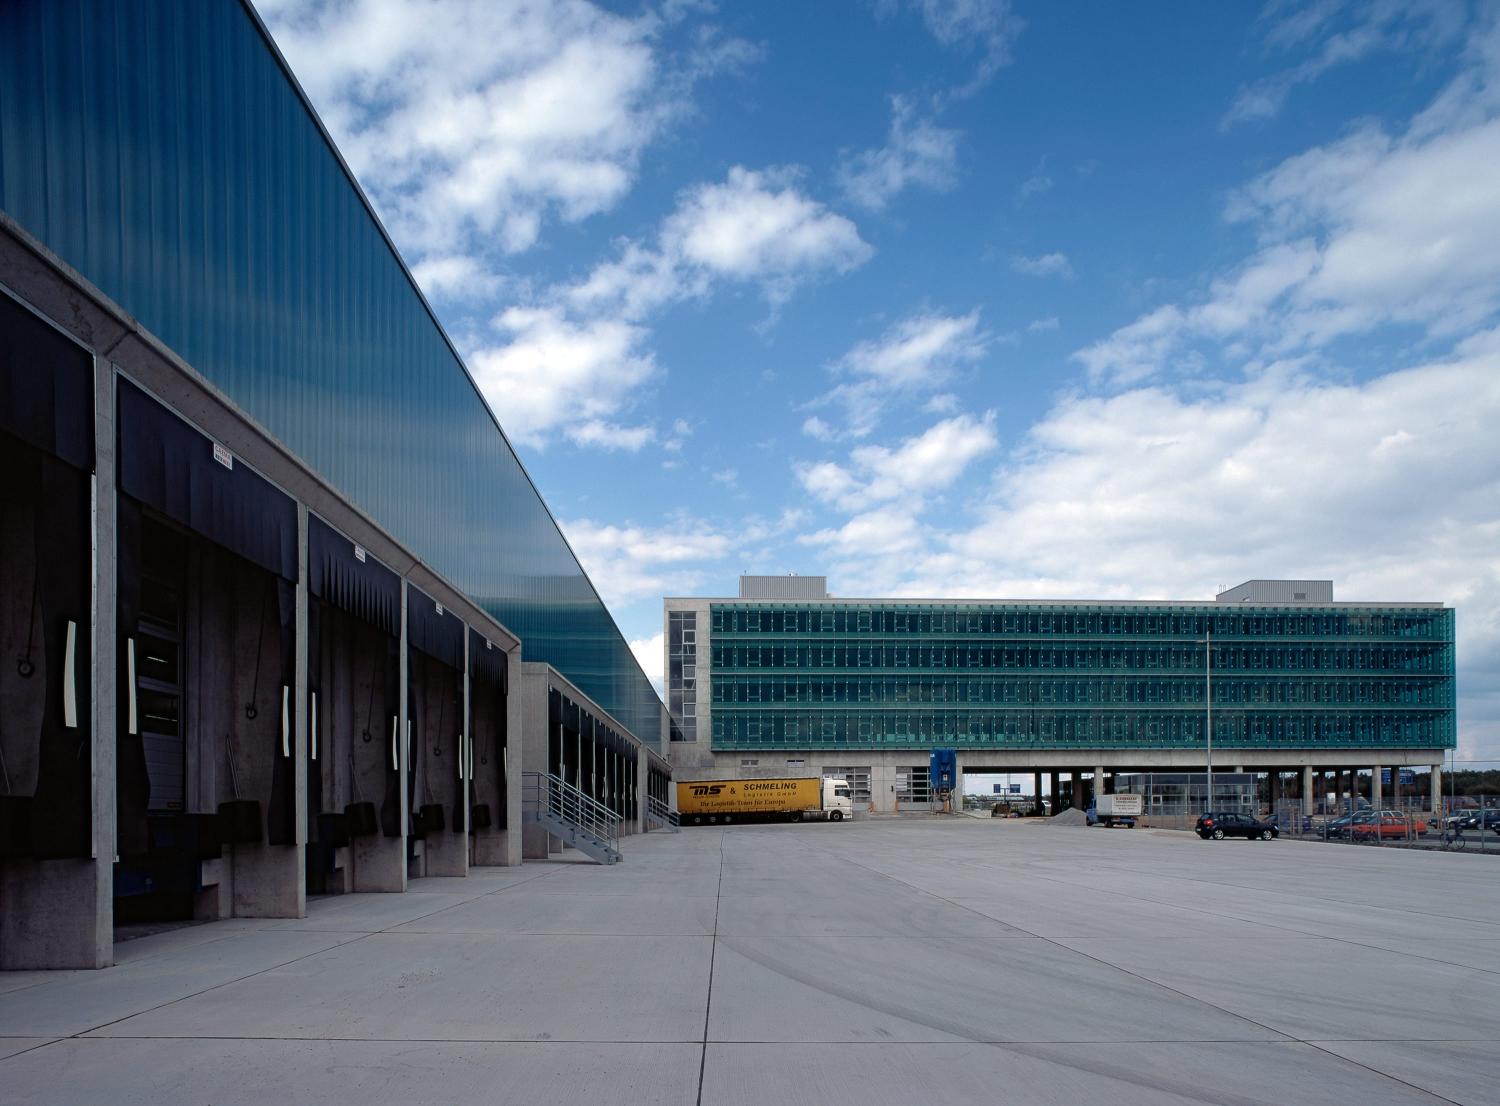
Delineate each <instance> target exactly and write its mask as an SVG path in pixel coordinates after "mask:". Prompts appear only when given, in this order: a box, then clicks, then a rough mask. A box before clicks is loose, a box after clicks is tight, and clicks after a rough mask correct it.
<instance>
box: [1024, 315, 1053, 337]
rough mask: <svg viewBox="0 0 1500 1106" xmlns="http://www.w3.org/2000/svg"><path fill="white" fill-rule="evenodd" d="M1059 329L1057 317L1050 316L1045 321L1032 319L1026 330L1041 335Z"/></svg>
mask: <svg viewBox="0 0 1500 1106" xmlns="http://www.w3.org/2000/svg"><path fill="white" fill-rule="evenodd" d="M1057 327H1058V321H1057V316H1056V315H1048V316H1047V317H1046V318H1045V319H1032V320H1031V322H1030V323H1028V324H1027V325H1026V329H1027V330H1028V331H1030V332H1031V333H1032V334H1040V333H1042V332H1043V331H1047V330H1056V329H1057Z"/></svg>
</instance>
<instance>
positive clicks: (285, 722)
mask: <svg viewBox="0 0 1500 1106" xmlns="http://www.w3.org/2000/svg"><path fill="white" fill-rule="evenodd" d="M281 755H282V756H284V757H288V758H289V757H291V755H292V689H291V688H289V687H287V686H286V684H282V685H281Z"/></svg>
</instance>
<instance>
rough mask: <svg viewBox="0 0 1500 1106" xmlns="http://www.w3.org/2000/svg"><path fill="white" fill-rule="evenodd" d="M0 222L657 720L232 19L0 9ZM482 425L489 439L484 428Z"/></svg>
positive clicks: (287, 78)
mask: <svg viewBox="0 0 1500 1106" xmlns="http://www.w3.org/2000/svg"><path fill="white" fill-rule="evenodd" d="M0 211H3V212H4V213H5V214H6V215H7V216H9V217H10V218H12V219H14V220H15V221H16V222H18V223H19V224H20V225H21V226H22V228H24V229H25V231H26V232H27V233H29V234H30V235H32V236H34V237H35V238H37V239H38V240H40V241H41V242H42V243H43V244H44V245H45V246H46V247H47V248H49V249H50V250H52V251H53V252H54V253H56V254H57V255H58V256H59V257H60V258H61V259H62V260H63V261H65V262H66V263H67V264H68V265H70V266H72V267H73V268H74V269H76V270H77V271H78V272H79V273H80V274H82V276H83V277H84V278H86V279H87V280H88V281H89V282H91V283H92V284H93V285H94V286H96V287H97V288H99V289H100V290H101V291H102V292H104V293H105V295H107V296H109V297H110V298H111V299H112V300H114V301H115V302H116V303H118V304H119V305H120V306H121V307H123V308H124V309H125V310H126V311H128V312H129V313H130V314H131V315H133V316H134V317H135V318H136V319H138V320H140V322H141V324H142V325H143V326H144V327H145V328H146V329H147V330H149V331H151V332H152V334H154V335H155V336H156V337H157V338H159V339H160V340H161V341H162V342H164V343H165V344H166V345H167V346H169V347H171V349H172V350H173V351H174V352H175V353H176V354H177V355H179V356H180V357H181V358H182V359H183V360H184V361H185V362H186V363H187V364H189V365H190V366H192V368H193V369H195V370H196V371H198V372H199V373H202V374H203V375H204V376H205V377H206V378H207V379H208V380H209V381H210V382H211V383H212V384H213V385H214V386H215V387H217V388H218V389H220V390H221V391H223V392H224V393H225V394H227V395H228V396H229V397H230V398H231V399H232V400H233V401H234V402H235V403H236V404H238V405H239V406H240V407H241V408H242V409H243V410H244V411H245V412H247V413H248V414H249V415H250V416H251V417H252V418H253V419H255V420H256V421H257V422H258V423H259V424H260V425H261V426H263V427H265V428H266V429H267V430H268V431H270V433H271V434H273V435H274V436H275V437H276V438H277V439H279V440H280V441H281V442H283V443H285V444H286V445H287V446H288V447H289V448H290V449H291V450H292V451H293V452H295V453H296V454H297V455H298V456H299V457H300V458H301V459H302V460H303V461H305V462H306V463H307V464H308V465H310V466H311V467H312V468H314V469H315V470H316V471H317V472H318V473H319V474H320V475H322V476H323V477H324V478H326V479H327V480H328V482H329V483H330V484H332V485H333V486H334V487H336V488H337V489H338V490H339V491H340V492H341V493H342V494H343V495H344V496H346V497H347V498H348V499H349V500H350V501H351V502H352V503H354V504H356V505H357V506H359V507H360V508H362V509H363V510H364V511H365V512H366V513H368V514H369V515H370V516H371V517H372V518H373V519H374V520H375V521H376V523H377V524H379V525H380V526H381V527H382V528H384V529H386V530H387V531H388V532H390V533H391V534H392V535H394V536H395V537H396V538H398V539H399V540H400V541H401V542H403V543H404V544H405V545H406V546H407V547H408V548H410V549H411V550H412V551H413V552H415V553H417V554H418V555H419V556H420V557H421V558H422V559H423V560H424V561H426V562H427V563H428V564H430V565H431V566H432V567H433V568H435V569H436V570H437V571H439V572H441V573H442V574H443V575H444V576H445V577H446V578H447V579H448V580H449V581H450V582H452V583H453V584H454V585H455V586H457V587H458V588H460V589H462V590H463V591H464V592H465V593H466V594H467V595H469V596H470V597H471V598H472V599H473V600H474V601H475V602H476V603H478V604H479V605H480V606H482V607H483V608H485V609H486V610H487V611H488V612H489V613H490V614H492V615H494V616H495V618H497V619H498V620H499V621H501V622H502V623H504V624H505V626H506V627H507V628H508V629H510V630H511V631H512V632H514V633H515V634H517V635H518V636H520V638H521V639H522V641H523V643H524V650H525V656H526V659H527V660H529V661H531V660H535V661H548V662H550V663H551V664H553V665H555V666H556V667H557V668H558V670H559V671H561V672H562V673H564V674H565V675H566V676H567V677H568V678H569V679H570V680H572V681H573V682H574V683H575V684H576V685H577V686H578V687H580V688H582V689H583V690H584V691H585V692H586V693H587V694H588V695H589V696H591V697H592V698H593V699H594V700H595V701H596V702H598V703H599V704H600V705H601V706H604V707H605V708H607V709H608V710H609V711H610V712H611V713H612V714H613V715H614V716H615V717H616V718H618V719H619V720H620V721H621V722H623V723H624V724H625V725H627V726H629V727H630V728H631V729H632V731H634V732H635V733H636V734H638V735H642V736H644V737H645V738H646V739H647V740H653V739H654V738H655V735H656V734H657V733H658V732H659V730H660V727H661V710H662V703H661V700H660V698H659V697H658V696H657V694H656V692H655V691H654V690H653V688H652V686H651V683H650V681H649V680H648V679H647V677H646V675H645V674H644V673H643V672H642V671H641V668H640V665H638V664H637V663H636V661H635V657H634V655H633V654H632V653H631V651H630V646H629V644H628V643H627V642H626V640H625V638H624V637H623V635H622V634H621V633H620V631H619V629H618V627H617V626H616V625H615V622H614V620H613V618H611V616H610V614H609V611H608V610H607V609H606V608H605V606H604V604H603V602H602V601H601V600H600V598H599V596H598V594H597V593H596V592H595V590H594V587H593V585H592V584H591V583H590V581H589V579H588V577H587V576H586V575H585V574H584V571H583V569H582V568H581V567H580V565H579V563H578V560H577V558H576V557H574V555H573V552H572V550H571V549H570V548H569V546H568V543H567V542H566V540H565V539H564V538H563V535H562V533H561V532H560V530H559V528H558V526H557V523H556V521H555V520H554V519H553V517H552V514H551V512H550V511H549V510H548V508H547V505H546V504H545V503H544V502H543V500H542V498H541V496H540V495H539V494H538V492H537V489H536V488H535V487H534V486H533V484H532V482H531V479H530V477H529V476H528V475H527V473H526V470H525V469H524V467H523V466H522V465H521V462H520V461H519V459H518V458H517V457H516V454H515V452H514V451H513V450H512V449H511V446H510V443H509V442H508V441H507V440H506V438H505V436H504V434H503V433H502V432H501V429H500V423H501V422H503V421H504V419H505V418H506V414H507V411H506V405H505V402H504V398H503V397H498V398H497V399H496V402H495V405H494V410H493V412H492V411H491V409H490V406H489V404H488V403H487V402H486V400H485V398H484V397H483V396H481V395H480V393H479V390H478V388H477V387H476V386H475V383H474V381H473V379H472V378H471V377H470V376H469V374H468V372H467V371H466V369H465V367H464V364H463V362H462V361H461V360H460V358H459V356H458V354H457V353H456V352H455V350H454V349H453V347H452V345H451V344H450V343H449V341H448V339H447V337H446V335H445V334H444V332H443V330H442V328H441V327H440V326H439V324H438V322H437V320H436V318H435V317H434V316H433V314H432V312H431V310H430V309H429V307H428V305H427V303H426V302H425V301H424V299H423V297H422V296H421V294H420V293H419V291H418V289H417V287H416V285H415V283H414V282H413V280H412V277H411V274H410V273H409V272H408V271H407V269H406V266H405V265H404V264H403V263H402V260H401V258H400V256H399V255H398V254H397V252H396V250H395V248H394V246H393V245H392V243H391V242H390V240H389V239H388V238H387V237H386V235H385V233H384V231H383V230H382V228H381V226H380V223H379V222H378V220H377V219H376V218H375V216H374V215H373V213H372V212H371V210H370V208H369V206H368V204H367V203H366V202H365V198H364V196H363V194H362V193H361V191H360V189H359V187H358V185H357V183H356V182H355V181H354V179H353V178H352V177H351V176H350V174H349V172H348V170H347V169H346V168H345V166H344V164H343V162H342V161H341V160H340V158H339V155H338V153H337V151H336V150H335V149H334V147H333V145H332V143H331V141H330V140H329V138H328V136H327V135H326V134H325V133H324V131H323V129H322V128H321V126H320V125H319V123H318V121H317V119H316V118H315V116H314V114H313V112H312V110H311V108H310V107H309V105H308V104H307V102H306V100H305V99H304V98H303V96H302V94H301V92H300V91H299V90H298V88H297V86H296V84H295V83H294V82H293V80H292V79H291V75H290V74H289V73H288V72H287V70H286V69H285V68H284V67H283V65H282V62H281V59H280V58H279V56H278V55H277V53H276V51H275V48H274V46H273V45H272V43H271V42H270V41H269V40H268V38H267V36H266V35H265V33H264V32H263V30H262V28H261V26H260V23H259V21H258V19H257V17H256V16H255V14H254V12H253V11H252V10H251V9H250V8H249V7H248V6H247V5H246V4H245V3H244V2H242V0H193V2H191V3H182V2H181V0H15V2H0ZM497 419H498V420H499V421H498V422H497Z"/></svg>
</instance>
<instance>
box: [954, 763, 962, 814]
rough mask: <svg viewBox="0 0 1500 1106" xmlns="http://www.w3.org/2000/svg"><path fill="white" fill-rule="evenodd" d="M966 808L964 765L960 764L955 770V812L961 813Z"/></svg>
mask: <svg viewBox="0 0 1500 1106" xmlns="http://www.w3.org/2000/svg"><path fill="white" fill-rule="evenodd" d="M963 809H964V766H963V765H962V764H960V765H958V766H957V767H955V768H954V770H953V812H954V813H955V814H961V813H962V812H963Z"/></svg>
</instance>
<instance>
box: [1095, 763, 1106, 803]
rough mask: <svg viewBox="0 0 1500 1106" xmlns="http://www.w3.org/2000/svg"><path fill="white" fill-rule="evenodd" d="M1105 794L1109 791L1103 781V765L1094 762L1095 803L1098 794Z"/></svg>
mask: <svg viewBox="0 0 1500 1106" xmlns="http://www.w3.org/2000/svg"><path fill="white" fill-rule="evenodd" d="M1107 794H1109V791H1108V789H1107V788H1106V787H1105V783H1104V766H1103V765H1102V764H1096V765H1094V802H1095V803H1097V802H1098V801H1099V796H1100V795H1107Z"/></svg>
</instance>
